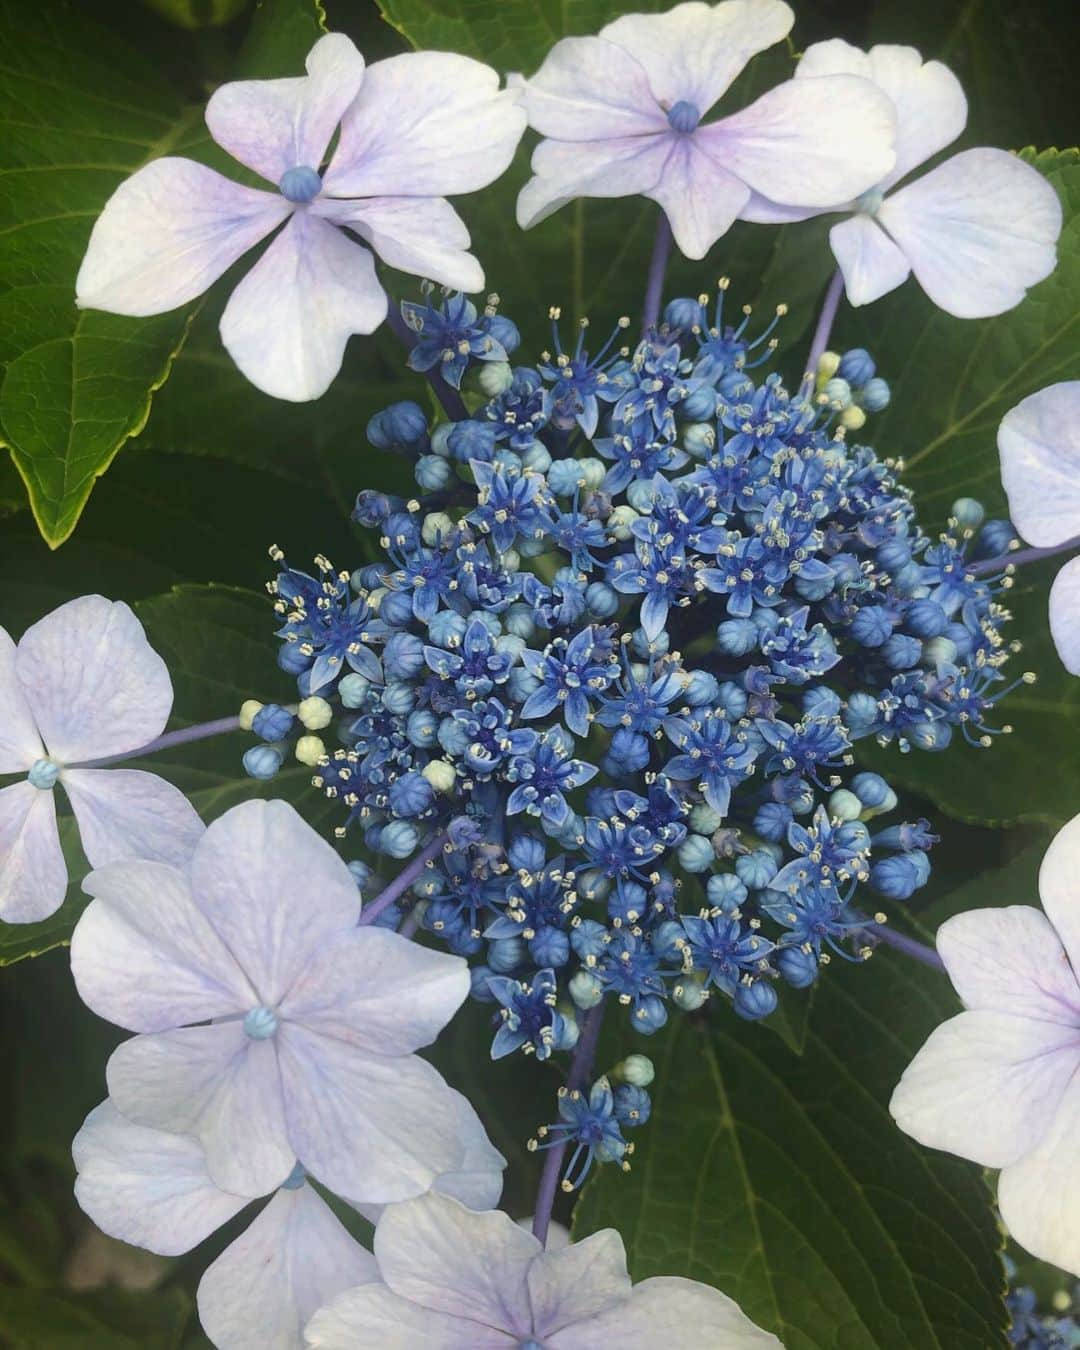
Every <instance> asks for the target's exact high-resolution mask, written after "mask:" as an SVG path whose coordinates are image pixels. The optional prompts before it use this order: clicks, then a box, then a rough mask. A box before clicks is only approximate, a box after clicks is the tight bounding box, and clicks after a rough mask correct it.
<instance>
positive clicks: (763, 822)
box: [754, 802, 795, 844]
mask: <svg viewBox="0 0 1080 1350" xmlns="http://www.w3.org/2000/svg"><path fill="white" fill-rule="evenodd" d="M794 819H795V813H794V812H793V811H792V809H791V807H790V806H785V805H784V804H783V803H782V802H764V803H763V804H762V805H761V806H759V807H758V810H757V814H756V815H755V816H754V833H755V834H760V835H761V837H762V839H769V840H771V841H772V842H773V843H774V844H780V843H782V842H783V841H784V840H785V839H786V838H787V832H788V826H789V825H790V824H791V822H792V821H793V820H794Z"/></svg>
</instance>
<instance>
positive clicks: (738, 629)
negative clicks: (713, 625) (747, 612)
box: [716, 619, 761, 657]
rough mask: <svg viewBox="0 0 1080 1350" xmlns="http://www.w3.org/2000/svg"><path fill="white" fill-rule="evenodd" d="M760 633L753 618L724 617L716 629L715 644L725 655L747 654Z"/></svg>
mask: <svg viewBox="0 0 1080 1350" xmlns="http://www.w3.org/2000/svg"><path fill="white" fill-rule="evenodd" d="M760 638H761V633H760V631H759V629H758V626H757V624H756V623H754V621H753V619H725V620H724V622H723V623H722V624H720V625H719V626H718V627H717V630H716V642H717V646H718V647H719V648H720V650H721V651H722V652H723V654H724V655H725V656H735V657H739V656H749V654H750V653H751V652H752V651H755V650H756V649H757V645H758V642H759V641H760Z"/></svg>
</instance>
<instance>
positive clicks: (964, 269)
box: [742, 38, 1061, 319]
mask: <svg viewBox="0 0 1080 1350" xmlns="http://www.w3.org/2000/svg"><path fill="white" fill-rule="evenodd" d="M842 75H847V76H849V77H852V76H862V77H863V78H865V79H867V80H872V81H873V82H874V84H875V85H877V86H878V87H879V88H880V89H881V90H883V91H884V92H885V93H886V94H887V95H888V96H889V98H890V99H891V100H892V102H893V104H894V105H895V108H896V163H895V164H894V165H893V167H892V168H891V170H890V171H889V172H888V173H887V174H883V175H882V176H881V178H880V179H879V180H878V181H877V182H876V183H875V184H874V185H873V186H872V187H869V188H868V190H867V191H864V192H863V193H862V194H861V195H860V196H859V197H858V198H857V199H856V200H852V201H847V202H845V201H844V200H843V199H842V198H840V197H837V198H836V199H835V200H834V201H833V202H831V203H829V205H830V206H831V208H832V210H834V211H841V210H847V211H850V212H853V213H854V214H852V216H851V218H850V219H849V220H845V221H841V222H840V223H839V224H837V225H834V226H833V227H832V229H831V230H830V231H829V242H830V244H831V245H832V251H833V254H834V255H835V257H836V261H837V263H838V264H839V266H840V270H841V271H842V272H843V274H844V285H845V290H846V292H847V298H848V300H849V301H850V302H851V303H852V304H853V305H867V304H869V303H870V302H871V301H873V300H878V299H880V298H881V296H883V295H887V294H888V292H889V291H892V290H895V289H896V287H897V286H899V285H901V284H902V283H903V282H904V281H906V280H907V278H908V276H909V275H910V274H911V273H912V272H914V273H915V278H916V280H917V281H918V283H919V285H920V286H921V287H922V288H923V290H924V291H925V292H926V293H927V295H928V296H929V297H930V299H931V300H933V302H934V304H935V305H937V306H938V307H939V308H941V309H943V310H945V311H946V312H947V313H949V314H954V315H956V317H957V318H960V319H978V318H983V317H985V316H987V315H991V314H1001V313H1003V312H1004V311H1005V310H1007V309H1012V308H1013V306H1014V305H1018V304H1019V303H1020V301H1021V300H1023V298H1024V296H1025V294H1026V293H1027V290H1028V288H1029V287H1030V286H1034V285H1035V283H1036V282H1039V281H1042V280H1043V278H1044V277H1047V276H1049V275H1050V273H1051V272H1052V271H1053V270H1054V265H1055V263H1056V261H1057V253H1056V249H1055V245H1056V244H1057V238H1058V235H1059V234H1060V233H1061V203H1060V202H1059V201H1058V196H1057V193H1056V192H1055V191H1054V189H1053V188H1052V187H1051V186H1050V184H1049V183H1048V182H1047V181H1046V179H1045V178H1044V177H1043V176H1042V174H1041V173H1039V171H1038V170H1037V169H1033V168H1032V167H1031V165H1029V164H1025V163H1024V162H1023V160H1021V159H1018V158H1017V157H1016V156H1015V155H1012V154H1009V153H1008V152H1007V151H1005V150H993V149H986V148H980V149H975V150H962V151H961V152H960V153H959V154H957V155H953V156H952V158H951V159H948V160H946V161H945V163H944V164H940V165H938V167H937V168H936V169H932V170H931V171H930V172H929V173H927V174H924V175H923V176H922V177H921V178H919V179H917V180H916V181H915V182H913V183H909V184H907V185H906V186H905V187H901V188H897V184H898V183H900V181H901V180H902V179H904V178H906V177H907V176H908V174H910V173H911V171H912V170H913V169H916V168H918V166H919V165H920V164H923V163H925V162H926V160H928V159H930V157H931V156H932V155H936V154H937V153H938V151H939V150H943V149H944V148H945V147H946V146H947V145H951V144H952V142H953V141H955V140H956V138H957V136H959V135H960V133H961V132H962V131H963V129H964V126H965V124H966V122H967V100H966V99H965V97H964V91H963V90H962V89H961V88H960V83H959V81H958V80H957V78H956V76H955V75H953V73H952V71H951V70H949V68H948V67H947V66H943V65H942V64H941V62H940V61H927V62H926V63H925V64H923V59H922V57H921V56H920V55H919V53H918V52H917V51H916V50H915V48H914V47H894V46H888V45H883V46H878V47H871V48H870V50H869V52H863V51H860V50H859V48H858V47H853V46H851V44H850V43H848V42H844V41H842V40H841V39H839V38H835V39H833V40H832V41H830V42H817V43H815V44H814V45H813V46H812V47H808V48H807V50H806V53H805V54H804V56H803V57H802V59H801V60H800V62H799V64H798V67H797V69H796V71H795V80H796V82H797V83H800V82H802V81H803V80H808V81H810V82H811V83H812V84H816V83H817V81H819V80H821V79H824V78H827V77H834V78H835V77H838V76H842ZM770 196H771V194H770V193H768V192H764V193H760V194H759V195H756V196H755V197H754V198H752V199H751V201H750V203H749V204H748V206H747V207H746V208H745V209H744V210H743V212H742V217H743V219H744V220H754V221H762V222H765V223H768V224H776V223H780V222H782V221H788V220H804V219H806V217H807V216H811V215H820V214H822V212H820V211H796V210H791V209H788V208H786V207H785V206H784V205H781V204H779V203H781V202H782V201H783V199H782V198H777V197H773V199H772V200H771V201H768V200H764V199H765V198H768V197H770Z"/></svg>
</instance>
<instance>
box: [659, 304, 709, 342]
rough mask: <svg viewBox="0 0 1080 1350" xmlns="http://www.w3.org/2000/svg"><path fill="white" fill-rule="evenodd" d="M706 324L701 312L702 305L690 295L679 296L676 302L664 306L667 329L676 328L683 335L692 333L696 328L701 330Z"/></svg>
mask: <svg viewBox="0 0 1080 1350" xmlns="http://www.w3.org/2000/svg"><path fill="white" fill-rule="evenodd" d="M704 322H705V315H704V314H703V313H702V310H701V303H700V301H698V300H694V299H692V298H691V297H690V296H688V295H683V296H679V298H678V299H676V300H669V301H668V303H667V304H666V305H665V306H664V326H665V327H666V328H676V329H679V330H680V331H681V332H683V333H690V332H692V331H693V329H694V328H700V327H702V326H703V324H704Z"/></svg>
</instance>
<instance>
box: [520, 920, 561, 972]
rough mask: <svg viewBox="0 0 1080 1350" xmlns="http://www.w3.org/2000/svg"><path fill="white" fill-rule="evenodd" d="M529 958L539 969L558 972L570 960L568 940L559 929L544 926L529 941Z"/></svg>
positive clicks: (547, 925) (548, 925)
mask: <svg viewBox="0 0 1080 1350" xmlns="http://www.w3.org/2000/svg"><path fill="white" fill-rule="evenodd" d="M529 957H530V959H531V960H532V961H533V963H534V964H535V965H537V966H539V967H540V968H541V969H543V968H545V967H548V966H550V967H551V968H552V969H553V970H558V969H559V967H560V966H565V965H566V963H567V961H569V960H570V938H569V936H568V935H567V934H566V933H564V932H563V930H562V929H561V928H554V927H552V926H551V925H550V924H545V925H544V927H543V928H540V929H538V930H537V933H536V936H535V937H534V938H530V939H529Z"/></svg>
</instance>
